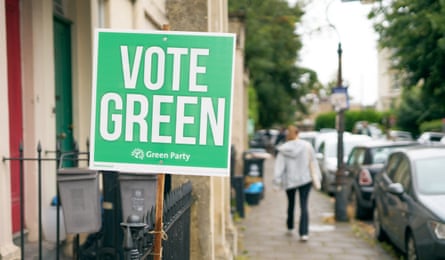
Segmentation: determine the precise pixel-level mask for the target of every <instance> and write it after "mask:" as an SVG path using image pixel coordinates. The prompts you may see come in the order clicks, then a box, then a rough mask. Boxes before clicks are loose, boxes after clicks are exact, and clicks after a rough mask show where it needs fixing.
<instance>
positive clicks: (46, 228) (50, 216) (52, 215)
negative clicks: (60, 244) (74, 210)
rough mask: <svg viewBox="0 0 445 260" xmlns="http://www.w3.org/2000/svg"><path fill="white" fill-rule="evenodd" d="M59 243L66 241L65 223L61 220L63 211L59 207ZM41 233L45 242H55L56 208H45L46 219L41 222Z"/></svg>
mask: <svg viewBox="0 0 445 260" xmlns="http://www.w3.org/2000/svg"><path fill="white" fill-rule="evenodd" d="M59 217H60V219H59V220H60V222H59V225H60V226H59V241H63V240H65V239H66V231H65V222H64V220H63V209H62V207H59ZM42 222H43V223H42V226H43V227H42V228H43V233H44V234H45V240H47V241H50V242H57V225H56V223H57V207H56V206H49V207H48V208H46V217H45V218H44V219H43V221H42Z"/></svg>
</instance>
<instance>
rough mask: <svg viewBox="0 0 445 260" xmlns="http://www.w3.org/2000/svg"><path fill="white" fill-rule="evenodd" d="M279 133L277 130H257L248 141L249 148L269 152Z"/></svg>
mask: <svg viewBox="0 0 445 260" xmlns="http://www.w3.org/2000/svg"><path fill="white" fill-rule="evenodd" d="M279 133H280V131H279V130H277V129H261V130H257V131H256V132H255V134H254V135H253V137H252V139H250V141H249V147H250V148H262V149H266V150H267V151H269V152H270V151H271V149H272V148H273V146H274V144H275V140H276V138H277V136H278V134H279Z"/></svg>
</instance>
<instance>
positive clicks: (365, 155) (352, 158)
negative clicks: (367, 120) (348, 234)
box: [345, 140, 418, 219]
mask: <svg viewBox="0 0 445 260" xmlns="http://www.w3.org/2000/svg"><path fill="white" fill-rule="evenodd" d="M413 145H418V143H417V142H414V141H398V142H393V141H387V140H373V141H371V142H366V143H363V144H359V145H357V146H355V147H354V148H353V149H352V151H351V153H349V156H348V160H347V161H346V165H345V167H346V172H345V174H346V175H347V176H348V179H349V182H348V184H349V202H350V203H349V205H350V206H351V208H352V209H353V210H352V213H353V214H354V216H355V217H356V218H357V219H367V218H371V217H372V210H373V208H374V202H373V200H372V193H373V191H374V176H375V175H376V174H377V173H378V172H380V171H381V170H382V168H383V165H384V164H385V162H386V160H387V159H388V156H389V154H390V153H391V152H392V151H394V150H396V149H399V148H401V147H406V146H413Z"/></svg>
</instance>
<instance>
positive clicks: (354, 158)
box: [348, 148, 366, 165]
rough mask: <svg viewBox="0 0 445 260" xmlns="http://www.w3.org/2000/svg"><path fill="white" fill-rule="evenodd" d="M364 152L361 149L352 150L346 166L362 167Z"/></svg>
mask: <svg viewBox="0 0 445 260" xmlns="http://www.w3.org/2000/svg"><path fill="white" fill-rule="evenodd" d="M365 151H366V150H365V149H363V148H355V149H353V150H352V152H351V154H350V156H349V159H348V165H362V164H363V163H364V161H365Z"/></svg>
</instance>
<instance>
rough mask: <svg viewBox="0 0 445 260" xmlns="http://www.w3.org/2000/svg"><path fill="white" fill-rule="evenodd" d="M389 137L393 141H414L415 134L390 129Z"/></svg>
mask: <svg viewBox="0 0 445 260" xmlns="http://www.w3.org/2000/svg"><path fill="white" fill-rule="evenodd" d="M388 139H389V140H392V141H412V140H414V138H413V135H412V134H411V133H410V132H407V131H400V130H389V132H388Z"/></svg>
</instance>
